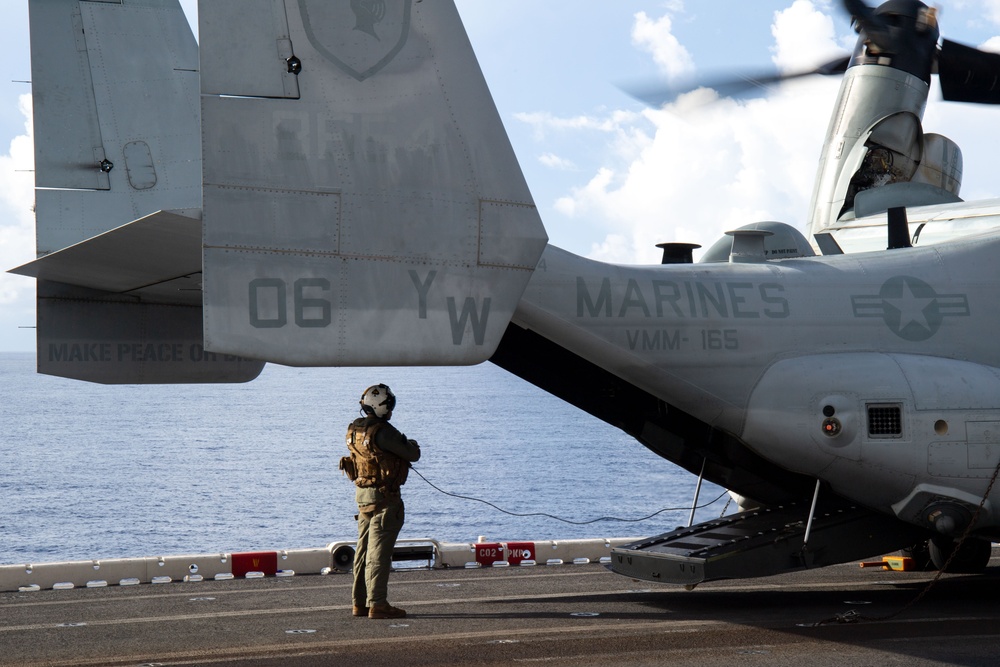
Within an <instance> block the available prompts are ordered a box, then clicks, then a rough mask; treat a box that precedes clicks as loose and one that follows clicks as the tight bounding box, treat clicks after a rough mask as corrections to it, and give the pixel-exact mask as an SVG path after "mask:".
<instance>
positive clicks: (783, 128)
mask: <svg viewBox="0 0 1000 667" xmlns="http://www.w3.org/2000/svg"><path fill="white" fill-rule="evenodd" d="M646 21H648V20H647V19H645V18H644V17H641V16H637V18H636V23H637V25H644V24H645V23H644V22H646ZM773 34H774V37H775V40H776V42H775V47H774V53H775V54H776V55H775V58H776V62H778V63H779V64H780V63H781V62H782V61H783V60H784V59H786V58H787V54H789V53H792V52H795V51H796V49H798V53H799V54H800V55H801V53H802V51H803V49H805V50H806V51H807V52H808V53H812V54H815V57H816V58H818V60H819V61H823V60H824V59H825V60H829V59H831V57H832V55H831V54H832V53H836V52H837V46H836V42H835V33H834V30H833V23H832V21H831V20H830V19H829V17H828V16H826V15H824V14H822V13H821V12H819V11H818V10H817V9H816V5H815V4H813V3H811V2H807V1H806V0H798V1H797V2H795V3H794V4H793V5H792V6H791V7H790V8H789V9H788V10H785V11H784V12H778V13H777V14H776V15H775V28H774V31H773ZM805 45H808V48H806V46H805ZM808 64H811V63H807V65H808ZM802 66H803V65H802V61H798V65H797V67H796V69H801V68H802ZM839 85H840V81H839V79H838V78H827V77H815V78H811V79H808V80H804V81H799V82H796V83H789V84H785V85H784V86H780V87H778V88H777V90H776V92H775V93H774V94H772V95H771V96H770V97H768V98H767V99H757V100H751V101H747V102H736V101H733V100H731V99H722V100H717V101H715V102H714V103H712V104H707V105H706V104H704V103H705V102H706V101H710V100H711V99H713V98H715V97H717V95H716V94H715V93H714V91H710V90H699V91H695V92H693V93H690V94H688V95H685V96H682V97H681V98H680V99H678V101H677V102H676V103H674V104H672V105H670V106H669V107H668V108H667V109H665V110H662V111H660V110H649V111H647V112H645V113H644V114H643V115H642V116H641V117H638V118H634V117H614V116H609V117H608V118H606V119H602V126H604V125H605V124H607V123H611V124H613V125H614V130H613V132H614V136H615V137H616V141H617V143H616V149H615V151H614V154H615V156H616V158H617V161H616V162H615V163H613V164H605V165H604V166H603V167H601V168H600V169H599V170H598V171H597V172H596V173H595V174H594V176H593V177H592V178H591V179H590V180H589V181H588V182H587V183H586V184H585V185H582V186H580V187H578V188H576V189H574V190H573V191H572V192H570V193H569V194H567V195H566V196H564V197H562V198H561V199H560V200H559V201H558V202H557V203H556V207H555V208H556V211H557V212H559V213H560V214H562V215H564V216H567V217H568V218H572V219H575V220H577V221H580V220H590V221H593V220H598V221H600V223H599V224H600V225H601V226H602V227H603V228H604V229H605V230H606V234H605V235H604V237H603V240H601V241H599V242H596V243H594V244H593V245H592V248H591V249H590V252H589V253H588V255H589V256H590V257H592V258H593V259H599V260H602V261H610V262H619V263H635V262H639V263H656V262H658V261H659V258H660V251H659V250H658V249H657V248H656V247H655V246H656V244H657V243H661V242H665V241H686V242H694V243H700V244H702V245H703V246H705V247H707V246H709V245H711V244H712V243H714V242H715V241H716V240H717V239H718V238H719V237H720V236H721V235H722V234H723V233H724V232H726V231H728V230H731V229H735V228H737V227H740V226H742V225H745V224H748V223H751V222H756V221H760V220H780V221H783V222H787V223H790V224H793V225H794V226H796V227H798V228H799V229H803V228H804V226H805V218H806V215H807V210H808V205H809V199H810V197H811V194H812V187H813V177H814V175H815V173H816V166H817V163H818V159H819V154H820V149H821V147H822V141H823V136H824V132H825V129H826V125H827V123H828V119H829V114H830V112H831V110H832V109H833V106H834V101H835V99H836V94H837V90H838V89H839ZM706 98H707V100H706ZM695 107H696V108H697V113H694V112H692V109H693V108H695ZM625 137H633V138H635V139H634V141H632V142H631V143H628V142H626V141H624V140H623V139H622V138H625ZM555 241H556V243H557V245H558V239H555Z"/></svg>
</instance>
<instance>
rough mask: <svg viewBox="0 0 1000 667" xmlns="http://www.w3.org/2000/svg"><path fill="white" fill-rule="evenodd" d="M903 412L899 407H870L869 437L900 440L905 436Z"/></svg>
mask: <svg viewBox="0 0 1000 667" xmlns="http://www.w3.org/2000/svg"><path fill="white" fill-rule="evenodd" d="M902 413H903V410H902V407H901V406H899V405H869V406H868V435H869V436H872V437H874V438H899V437H902V435H903V414H902Z"/></svg>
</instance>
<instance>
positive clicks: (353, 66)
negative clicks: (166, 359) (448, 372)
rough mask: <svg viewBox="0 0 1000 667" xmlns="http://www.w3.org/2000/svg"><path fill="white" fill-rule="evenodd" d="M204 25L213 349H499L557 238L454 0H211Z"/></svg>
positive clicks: (440, 353) (347, 358)
mask: <svg viewBox="0 0 1000 667" xmlns="http://www.w3.org/2000/svg"><path fill="white" fill-rule="evenodd" d="M199 20H200V27H199V34H200V36H201V68H202V73H203V77H202V117H203V136H204V146H203V149H204V166H205V176H204V226H205V249H204V271H205V337H206V344H207V346H208V347H209V348H210V349H213V350H216V351H220V352H226V353H230V354H238V355H243V356H250V357H255V358H260V359H267V360H272V361H279V362H281V363H288V364H302V365H374V364H386V365H390V364H400V365H403V364H471V363H477V362H480V361H484V360H486V359H487V358H489V356H490V355H491V354H492V352H493V350H494V349H495V348H496V346H497V344H498V343H499V340H500V338H501V336H502V335H503V332H504V330H505V328H506V325H507V322H508V321H509V319H510V317H511V315H512V313H513V311H514V308H515V307H516V305H517V302H518V300H519V299H520V296H521V294H522V293H523V290H524V287H525V286H526V284H527V281H528V279H529V278H530V276H531V273H532V271H533V270H534V268H535V264H536V262H537V261H538V258H539V256H540V255H541V252H542V250H543V248H544V246H545V242H546V237H545V232H544V229H543V227H542V224H541V221H540V219H539V217H538V213H537V210H536V208H535V206H534V203H533V201H532V198H531V195H530V193H529V192H528V188H527V186H526V184H525V182H524V178H523V176H522V174H521V171H520V168H519V166H518V164H517V162H516V159H515V157H514V153H513V150H512V149H511V147H510V142H509V141H508V139H507V136H506V134H505V132H504V129H503V124H502V123H501V121H500V118H499V115H498V114H497V111H496V108H495V106H494V104H493V101H492V98H491V96H490V93H489V90H488V89H487V87H486V82H485V80H484V78H483V76H482V72H481V71H480V69H479V66H478V63H477V61H476V58H475V55H474V53H473V51H472V47H471V45H470V43H469V41H468V37H467V36H466V34H465V30H464V28H463V26H462V23H461V20H460V18H459V16H458V12H457V10H456V8H455V5H454V2H452V1H451V0H433V1H430V2H420V1H419V0H418V1H414V0H386V1H385V2H378V3H366V2H346V1H344V2H328V1H326V0H216V1H214V2H203V3H202V4H201V6H200V9H199Z"/></svg>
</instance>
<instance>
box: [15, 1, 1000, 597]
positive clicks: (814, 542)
mask: <svg viewBox="0 0 1000 667" xmlns="http://www.w3.org/2000/svg"><path fill="white" fill-rule="evenodd" d="M844 5H845V7H846V9H847V11H848V12H849V13H850V14H851V15H852V16H853V18H854V21H855V25H856V27H857V29H858V32H859V38H858V44H857V48H856V50H855V51H854V53H853V55H851V56H849V57H847V58H844V59H842V60H840V61H837V62H835V63H831V64H829V65H826V66H824V67H823V68H821V70H822V73H826V74H831V73H836V74H838V75H840V74H841V73H842V76H843V84H842V88H841V92H840V97H839V98H838V100H837V103H836V105H835V107H834V113H833V116H832V118H831V121H830V126H829V131H828V135H827V138H826V141H825V143H824V145H823V147H822V157H821V160H820V167H819V172H818V175H817V180H816V185H815V190H814V195H813V199H812V205H811V208H810V211H809V213H808V232H809V234H810V237H811V239H812V241H810V240H809V239H807V238H806V236H804V235H803V234H802V233H800V232H799V231H797V230H796V229H795V228H793V227H791V226H789V225H785V224H780V223H773V222H767V223H753V224H750V225H748V226H747V227H745V228H742V229H738V230H734V231H733V232H731V233H730V234H729V235H728V236H727V237H726V238H725V239H723V240H722V241H720V243H718V244H716V246H713V247H712V248H711V249H709V250H708V251H707V252H706V253H705V254H704V255H703V256H702V258H701V260H700V261H699V262H697V263H695V262H692V254H691V248H690V246H685V245H683V244H666V245H665V247H664V263H663V264H661V265H654V266H627V265H613V264H606V263H601V262H596V261H591V260H588V259H585V258H583V257H578V256H575V255H573V254H571V253H569V252H566V251H564V250H561V249H559V248H557V247H555V246H552V245H549V244H548V239H547V236H546V233H545V229H544V227H543V225H542V222H541V219H540V217H539V214H538V210H537V208H536V206H535V204H534V201H533V200H532V197H531V194H530V192H529V189H528V186H527V184H526V183H525V180H524V177H523V175H522V173H521V170H520V167H519V166H518V164H517V161H516V159H515V156H514V153H513V151H512V149H511V146H510V142H509V140H508V138H507V136H506V133H505V131H504V128H503V124H502V122H501V120H500V118H499V115H498V113H497V110H496V108H495V106H494V104H493V101H492V98H491V96H490V93H489V89H488V87H487V84H486V82H485V80H484V77H483V74H482V72H481V71H480V68H479V66H478V63H477V61H476V58H475V55H474V53H473V49H472V46H471V44H470V42H469V39H468V37H467V35H466V33H465V30H464V27H463V25H462V22H461V20H460V18H459V14H458V12H457V10H456V8H455V5H454V2H452V1H451V0H430V1H421V0H378V1H369V2H353V1H352V2H348V1H347V0H338V1H330V0H204V1H202V2H201V3H200V6H199V34H200V45H199V44H198V43H196V42H195V40H194V38H193V35H192V32H191V29H190V27H189V26H188V24H187V21H186V19H185V17H184V14H183V11H182V10H181V8H180V7H179V5H178V2H177V0H141V1H140V0H122V1H121V2H106V1H98V0H30V12H31V14H30V18H31V61H32V82H33V83H32V90H33V96H34V128H35V170H36V217H37V251H38V259H37V260H35V261H33V262H31V263H29V264H26V265H24V266H21V267H18V268H17V269H14V271H15V272H16V273H20V274H24V275H29V276H33V277H35V278H37V280H38V304H37V306H38V311H37V312H38V314H37V318H38V322H37V339H38V340H37V343H38V370H39V372H41V373H48V374H52V375H58V376H63V377H70V378H75V379H79V380H85V381H90V382H101V383H190V382H242V381H248V380H252V379H253V378H254V377H256V376H257V374H258V373H259V372H260V370H261V368H262V367H263V364H264V363H265V362H274V363H279V364H287V365H293V366H369V365H379V366H385V365H470V364H478V363H481V362H484V361H491V362H493V363H495V364H497V365H499V366H501V367H502V368H504V369H507V370H508V371H510V372H511V373H514V374H515V375H517V376H519V377H521V378H524V379H525V380H527V381H528V382H531V383H533V384H535V385H537V386H539V387H541V388H543V389H544V390H546V391H549V392H551V393H552V394H554V395H556V396H559V397H561V398H562V399H564V400H566V401H568V402H570V403H572V404H573V405H576V406H578V407H579V408H581V409H583V410H585V411H586V412H588V413H590V414H592V415H595V416H596V417H598V418H600V419H602V420H604V421H606V422H608V423H609V424H612V425H614V426H616V427H618V428H620V429H621V430H623V431H624V432H626V433H628V434H630V435H631V436H633V437H634V438H635V439H636V440H638V441H639V442H640V443H642V444H643V445H644V446H646V447H648V448H649V449H651V450H652V451H654V452H656V453H657V454H659V455H660V456H662V457H664V458H666V459H668V460H670V461H672V462H674V463H676V464H677V465H679V466H681V467H683V468H685V469H687V470H689V471H690V472H691V473H693V474H694V475H698V476H699V480H701V479H704V480H710V481H712V482H714V483H716V484H718V485H720V486H723V487H725V488H726V489H729V490H730V491H731V493H732V494H733V495H734V497H736V498H737V499H738V500H739V504H740V511H739V512H738V513H736V514H733V515H729V516H726V517H723V518H721V519H718V520H715V521H710V522H706V523H702V524H698V525H692V526H687V527H682V528H678V529H677V530H675V531H671V532H669V533H666V534H664V535H658V536H655V537H650V538H649V539H648V540H642V541H640V542H637V543H634V544H631V545H626V546H623V547H620V548H617V549H615V550H614V552H613V556H612V563H611V565H612V568H613V569H615V570H616V571H618V572H621V573H623V574H626V575H629V576H632V577H636V578H641V579H647V580H651V581H660V582H673V583H680V584H688V585H693V584H697V583H699V582H701V581H706V580H710V579H719V578H732V577H751V576H760V575H767V574H773V573H777V572H782V571H785V570H790V569H796V568H805V567H818V566H822V565H828V564H833V563H841V562H846V561H849V560H852V559H857V558H864V557H868V556H872V555H877V554H882V553H887V552H889V551H893V550H897V549H903V548H906V549H910V550H911V552H912V553H913V554H914V555H915V556H917V557H918V559H919V560H920V561H921V562H922V563H929V564H931V565H932V566H934V567H937V568H943V567H945V566H946V565H947V566H948V569H949V570H954V571H979V570H982V569H983V568H984V567H985V566H986V564H987V561H988V560H989V557H990V541H991V540H995V539H1000V506H998V504H994V501H998V503H1000V489H998V488H995V487H994V485H993V483H994V481H995V480H996V477H997V472H998V470H1000V348H998V346H997V345H996V344H995V340H994V338H993V336H994V332H996V331H998V330H1000V309H998V308H996V307H995V300H996V294H997V287H998V283H1000V274H998V268H997V264H996V260H995V258H996V257H997V256H998V255H1000V236H998V234H997V231H996V228H997V226H998V224H1000V200H993V201H986V202H976V203H966V202H963V201H962V200H961V198H960V196H959V194H960V185H961V175H962V161H961V152H960V151H959V149H958V147H957V146H956V145H955V143H954V142H953V141H951V140H949V139H947V138H946V137H944V136H941V135H938V134H933V133H925V132H924V131H923V127H922V123H921V117H922V112H923V109H924V106H925V104H926V100H927V96H928V91H929V88H930V85H931V83H932V78H933V76H934V74H935V73H936V75H937V77H938V78H939V79H940V82H941V85H942V88H943V90H944V94H945V97H946V98H947V99H952V100H957V101H967V102H974V103H991V104H994V103H998V102H1000V87H998V84H997V83H996V81H997V78H998V75H1000V56H996V55H992V54H987V53H983V52H981V51H978V50H976V49H973V48H970V47H966V46H963V45H960V44H957V43H954V42H950V41H948V40H944V41H943V42H940V35H939V28H938V22H937V16H936V13H935V11H934V10H933V9H932V8H930V7H928V6H927V5H925V4H924V3H923V2H920V1H919V0H889V1H888V2H885V3H884V4H882V5H881V6H880V7H878V8H874V9H873V8H871V7H869V6H867V5H866V4H865V3H863V2H861V1H860V0H845V2H844ZM939 42H940V43H939ZM817 250H818V251H819V252H820V253H821V254H817ZM540 428H541V426H540ZM596 446H597V443H595V447H596Z"/></svg>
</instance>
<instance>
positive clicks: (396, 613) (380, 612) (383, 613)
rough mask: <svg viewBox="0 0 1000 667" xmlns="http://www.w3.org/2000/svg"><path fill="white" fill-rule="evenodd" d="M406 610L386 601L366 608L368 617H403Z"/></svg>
mask: <svg viewBox="0 0 1000 667" xmlns="http://www.w3.org/2000/svg"><path fill="white" fill-rule="evenodd" d="M404 616H406V612H405V611H403V610H402V609H400V608H399V607H393V606H392V605H391V604H389V603H388V602H385V603H383V604H373V605H372V606H371V607H369V608H368V618H403V617H404Z"/></svg>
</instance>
